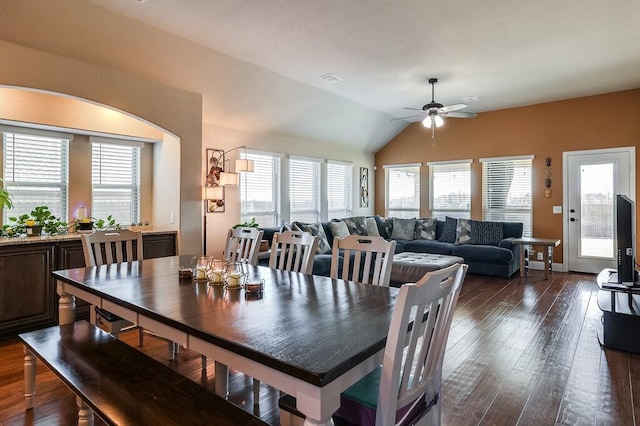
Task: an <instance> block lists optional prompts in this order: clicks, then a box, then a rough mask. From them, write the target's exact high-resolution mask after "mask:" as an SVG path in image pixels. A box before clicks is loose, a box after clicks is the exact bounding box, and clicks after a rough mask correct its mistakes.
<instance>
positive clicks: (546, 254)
mask: <svg viewBox="0 0 640 426" xmlns="http://www.w3.org/2000/svg"><path fill="white" fill-rule="evenodd" d="M550 251H551V247H549V248H548V249H547V250H542V260H543V262H544V279H545V280H548V279H549V271H550V270H551V268H550V266H549V252H550Z"/></svg>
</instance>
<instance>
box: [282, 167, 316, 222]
mask: <svg viewBox="0 0 640 426" xmlns="http://www.w3.org/2000/svg"><path fill="white" fill-rule="evenodd" d="M289 219H290V221H291V222H294V221H299V222H306V223H316V222H319V221H320V161H318V160H311V159H302V158H290V159H289Z"/></svg>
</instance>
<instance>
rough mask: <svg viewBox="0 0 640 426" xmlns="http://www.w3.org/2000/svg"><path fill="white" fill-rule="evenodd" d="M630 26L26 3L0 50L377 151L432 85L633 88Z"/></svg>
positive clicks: (475, 93) (357, 0)
mask: <svg viewBox="0 0 640 426" xmlns="http://www.w3.org/2000/svg"><path fill="white" fill-rule="evenodd" d="M638 22H640V2H638V1H637V0H617V1H615V2H607V3H603V2H602V1H595V0H583V1H579V2H578V1H572V2H571V1H561V2H558V1H557V0H555V1H551V0H539V1H535V2H520V1H512V0H492V1H477V0H460V1H443V0H429V1H426V0H403V1H389V0H323V1H315V0H290V1H285V0H282V1H263V0H246V1H236V0H207V1H196V0H187V1H185V0H117V1H114V0H47V1H46V2H42V1H40V0H23V1H19V2H18V1H15V2H8V3H7V2H5V4H3V13H2V14H1V15H0V37H1V38H2V39H5V40H8V41H11V42H15V43H18V44H23V45H27V46H30V47H34V48H39V49H43V50H47V51H51V52H53V53H56V54H60V55H64V56H70V57H75V58H78V59H81V60H85V61H92V62H98V63H103V64H105V65H108V66H112V67H116V68H122V69H124V70H130V71H135V72H138V73H141V74H144V75H148V76H149V77H151V78H154V79H157V80H159V81H162V82H163V83H167V84H171V85H175V86H177V87H181V88H185V89H187V90H192V91H194V92H198V93H202V95H203V121H204V123H206V124H212V125H220V126H226V127H232V128H237V129H242V130H247V131H252V132H272V133H276V134H283V135H287V136H292V137H297V138H301V139H304V140H307V141H320V142H329V143H336V144H343V145H344V146H347V147H349V148H351V149H358V150H364V151H369V152H374V151H376V150H377V149H379V148H380V147H382V146H383V145H384V144H386V143H387V142H388V141H389V140H390V139H391V138H393V137H394V136H395V135H396V134H398V133H399V132H400V131H402V129H403V128H404V127H405V126H406V125H407V124H409V123H410V122H411V121H416V119H407V120H396V121H392V119H394V118H398V117H405V116H407V115H411V111H407V110H405V109H403V107H414V108H421V107H422V105H424V104H425V103H427V102H429V101H430V100H431V91H430V88H429V86H428V84H427V79H428V78H429V77H437V78H438V79H439V83H438V84H437V85H436V89H435V98H436V101H438V102H440V103H443V104H445V105H448V104H455V103H466V104H468V107H467V108H466V109H465V110H464V111H469V112H476V113H482V112H484V111H491V110H496V109H503V108H510V107H517V106H523V105H530V104H535V103H542V102H548V101H555V100H561V99H568V98H574V97H580V96H587V95H594V94H600V93H607V92H615V91H620V90H626V89H632V88H638V87H640V73H639V72H638V70H639V69H640V31H638V30H637V25H638ZM176 36H177V37H176ZM326 74H335V75H337V76H339V77H340V78H341V79H338V81H337V82H333V83H332V82H327V81H325V80H323V79H320V78H319V77H320V76H323V75H326ZM0 83H1V82H0ZM603 111H606V106H603ZM449 120H456V119H449ZM452 125H454V124H452Z"/></svg>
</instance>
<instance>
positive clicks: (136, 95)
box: [0, 41, 203, 254]
mask: <svg viewBox="0 0 640 426" xmlns="http://www.w3.org/2000/svg"><path fill="white" fill-rule="evenodd" d="M0 60H1V61H2V62H3V63H4V64H6V65H7V66H3V67H2V68H0V85H2V86H3V87H5V88H11V89H10V90H17V91H19V92H25V93H26V92H27V91H26V90H24V88H28V89H29V90H28V92H29V94H28V96H34V95H36V94H45V95H49V96H53V95H51V94H63V95H57V96H58V98H56V101H57V102H69V101H71V100H75V101H76V102H83V103H81V104H76V108H80V109H75V110H74V109H71V110H68V113H67V115H64V116H63V115H62V114H61V115H60V116H59V117H58V119H59V120H60V122H61V123H63V124H62V127H67V128H74V129H80V130H82V129H83V128H86V127H87V126H89V125H90V124H91V123H89V122H88V120H87V121H85V120H86V118H85V117H83V114H82V113H80V111H81V110H82V109H87V110H88V109H90V108H91V107H94V108H99V111H100V112H99V113H98V114H96V116H95V117H93V118H94V119H95V120H93V121H94V122H93V124H92V126H98V124H96V123H95V121H97V122H99V123H101V124H100V127H95V128H93V130H95V131H101V132H105V133H114V134H118V133H119V132H122V133H124V134H127V135H131V134H133V135H134V136H135V135H139V133H137V132H139V131H140V128H142V127H145V126H146V127H145V128H147V129H153V131H155V132H157V133H156V134H157V135H161V136H160V137H161V140H162V142H161V143H155V144H153V155H152V166H151V167H152V169H153V184H152V185H153V197H152V201H151V206H152V207H151V208H152V212H153V213H152V215H153V222H154V225H155V226H157V227H158V228H163V229H177V230H178V231H179V233H178V235H179V240H178V242H179V251H180V252H181V253H193V254H197V253H200V252H201V250H202V199H201V186H202V183H201V179H202V171H201V167H193V165H194V164H198V165H199V164H201V162H202V152H203V151H202V96H201V95H200V94H197V93H193V92H188V91H185V90H181V89H178V88H175V87H170V86H166V85H163V84H160V83H157V82H155V81H152V80H149V79H146V78H143V77H142V76H140V75H138V74H134V73H131V72H126V71H121V70H116V69H112V68H107V67H103V66H100V65H94V64H89V63H86V62H81V61H77V60H74V59H71V58H67V57H61V56H56V55H52V54H49V53H45V52H41V51H38V50H34V49H30V48H26V47H23V46H18V45H15V44H11V43H8V42H4V41H0ZM27 64H28V66H27ZM23 95H24V93H23ZM24 96H27V95H24ZM28 96H27V97H28ZM25 99H26V98H25ZM78 100H82V101H78ZM20 102H21V101H20ZM20 102H19V101H15V100H6V99H4V98H0V109H2V111H8V112H6V114H7V115H6V117H13V119H14V120H18V121H27V122H37V121H41V122H43V121H44V123H45V124H46V120H50V119H52V117H51V116H52V115H53V114H54V112H55V111H52V109H51V107H50V105H49V104H47V101H44V103H36V104H32V103H24V104H22V103H20ZM25 102H26V100H25ZM30 109H35V110H37V111H31V112H28V110H30ZM125 111H126V114H125V113H123V112H125ZM18 113H22V114H27V113H29V114H31V118H26V117H25V115H23V116H22V117H23V118H22V119H19V118H17V114H18ZM118 113H119V114H118ZM36 114H37V115H38V117H37V120H36V118H34V116H35V115H36ZM4 115H5V113H3V114H1V115H0V118H5V116H4ZM114 117H119V119H120V120H121V125H122V126H123V127H122V128H121V129H120V130H117V131H113V128H114V127H109V126H107V124H109V120H111V121H113V120H114ZM125 117H128V119H126V118H125ZM134 117H135V118H134ZM124 122H127V125H126V126H131V127H129V128H127V129H126V130H123V128H124V127H126V126H125V125H124ZM151 123H153V124H151ZM111 124H113V123H111ZM143 125H145V126H143ZM104 126H106V128H105V127H104ZM85 130H86V129H85ZM142 134H144V133H142ZM156 137H157V136H156ZM152 138H154V137H152ZM72 167H73V165H72Z"/></svg>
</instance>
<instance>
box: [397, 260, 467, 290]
mask: <svg viewBox="0 0 640 426" xmlns="http://www.w3.org/2000/svg"><path fill="white" fill-rule="evenodd" d="M454 263H464V259H463V258H461V257H458V256H447V255H444V254H429V253H413V252H404V253H397V254H394V255H393V263H392V265H391V280H390V281H391V284H392V285H394V286H398V285H402V284H404V283H415V282H416V281H419V280H420V278H422V277H423V276H424V274H426V273H427V272H431V271H435V270H438V269H442V268H446V267H447V266H451V265H453V264H454Z"/></svg>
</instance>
